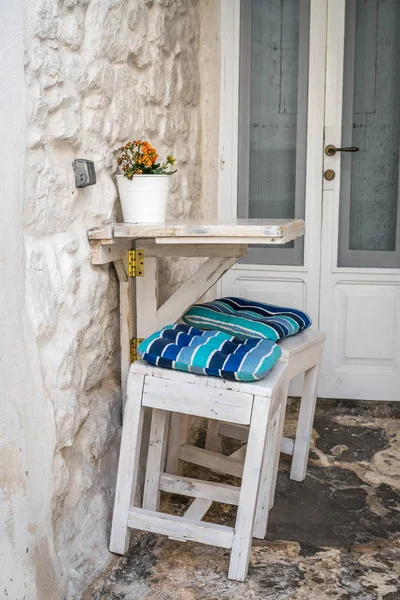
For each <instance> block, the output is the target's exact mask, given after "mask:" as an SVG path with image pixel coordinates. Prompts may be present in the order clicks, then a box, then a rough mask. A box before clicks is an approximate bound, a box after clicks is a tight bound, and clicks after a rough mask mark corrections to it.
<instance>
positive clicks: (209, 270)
mask: <svg viewBox="0 0 400 600" xmlns="http://www.w3.org/2000/svg"><path fill="white" fill-rule="evenodd" d="M236 261H237V257H233V258H225V257H222V258H218V257H217V258H208V259H207V260H206V261H205V262H204V263H203V264H202V265H201V266H200V267H199V269H197V271H196V272H195V273H193V275H192V276H191V277H190V278H189V279H188V280H187V281H186V282H185V283H183V284H182V285H181V286H180V287H179V288H178V289H177V290H176V292H174V293H173V294H172V296H170V297H169V298H168V300H166V301H165V302H164V304H163V305H162V306H161V307H160V308H159V309H158V311H157V326H156V329H161V327H165V326H166V325H169V324H170V323H175V321H177V320H178V319H180V317H181V316H182V315H183V314H184V313H185V312H186V311H187V309H188V308H190V306H192V304H194V303H195V302H197V300H199V299H200V298H201V297H202V296H203V295H204V294H205V293H206V292H208V290H209V289H210V288H211V287H212V286H213V285H214V283H216V282H217V281H218V280H219V279H220V277H222V275H223V274H224V273H226V271H228V270H229V269H230V268H231V266H232V265H234V264H235V262H236Z"/></svg>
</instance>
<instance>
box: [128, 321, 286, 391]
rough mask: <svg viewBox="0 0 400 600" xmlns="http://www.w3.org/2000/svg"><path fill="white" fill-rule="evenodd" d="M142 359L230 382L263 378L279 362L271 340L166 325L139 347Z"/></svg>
mask: <svg viewBox="0 0 400 600" xmlns="http://www.w3.org/2000/svg"><path fill="white" fill-rule="evenodd" d="M138 354H139V356H140V357H141V358H143V360H146V361H147V362H149V363H151V364H152V365H156V366H157V367H162V368H167V369H177V370H179V371H186V372H189V373H196V374H197V375H212V376H214V377H222V378H224V379H230V380H231V381H256V380H258V379H262V378H263V377H265V376H266V375H267V373H268V372H269V371H270V370H271V369H272V367H273V366H274V364H275V363H276V362H277V361H278V360H279V357H280V355H281V349H280V348H279V346H277V345H276V344H274V343H273V342H271V341H270V340H260V339H254V338H249V339H247V340H246V341H244V342H243V341H241V340H238V339H237V338H235V337H233V336H231V335H227V334H226V333H222V332H221V331H200V330H198V329H195V328H194V327H188V326H187V325H183V324H180V325H169V326H168V327H164V328H163V329H161V330H160V331H156V333H153V334H152V335H151V336H150V337H148V338H147V339H145V340H144V341H143V342H141V343H140V344H139V347H138Z"/></svg>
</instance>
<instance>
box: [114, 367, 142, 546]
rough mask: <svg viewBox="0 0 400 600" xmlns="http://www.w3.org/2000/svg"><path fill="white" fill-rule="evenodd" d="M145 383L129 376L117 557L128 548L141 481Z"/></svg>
mask: <svg viewBox="0 0 400 600" xmlns="http://www.w3.org/2000/svg"><path fill="white" fill-rule="evenodd" d="M143 381H144V377H143V376H142V375H136V374H134V373H131V374H130V375H129V382H128V401H127V404H126V408H125V419H124V427H123V429H122V438H121V450H120V453H119V461H118V475H117V486H116V490H115V500H114V511H113V520H112V527H111V539H110V551H111V552H116V553H117V554H125V552H126V551H127V550H128V547H129V537H130V532H129V529H128V511H129V507H130V503H131V497H132V496H135V488H136V484H137V478H138V464H139V454H140V445H141V436H142V427H143V409H142V407H141V404H140V398H141V395H142V389H143Z"/></svg>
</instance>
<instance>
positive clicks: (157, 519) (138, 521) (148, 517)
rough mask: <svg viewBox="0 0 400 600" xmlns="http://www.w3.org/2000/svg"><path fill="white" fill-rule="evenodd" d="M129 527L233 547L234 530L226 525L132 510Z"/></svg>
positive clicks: (140, 509)
mask: <svg viewBox="0 0 400 600" xmlns="http://www.w3.org/2000/svg"><path fill="white" fill-rule="evenodd" d="M128 526H129V527H131V528H132V529H141V530H142V531H151V532H153V533H159V534H161V535H168V536H173V537H178V538H184V539H185V540H190V541H192V542H202V543H203V544H209V545H210V546H219V547H221V548H230V547H231V546H232V539H233V529H232V527H225V525H213V524H211V523H202V522H200V523H197V522H195V521H192V520H186V519H185V517H177V516H175V515H166V514H164V513H159V512H155V511H151V510H144V509H143V508H131V510H130V511H129V516H128Z"/></svg>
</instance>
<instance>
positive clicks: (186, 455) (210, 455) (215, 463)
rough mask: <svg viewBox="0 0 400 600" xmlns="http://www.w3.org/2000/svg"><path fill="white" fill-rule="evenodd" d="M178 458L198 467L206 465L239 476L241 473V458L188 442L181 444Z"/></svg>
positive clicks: (214, 469)
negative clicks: (224, 454)
mask: <svg viewBox="0 0 400 600" xmlns="http://www.w3.org/2000/svg"><path fill="white" fill-rule="evenodd" d="M179 458H180V459H181V460H184V461H186V462H189V463H192V464H194V465H199V466H200V467H206V468H207V469H210V470H211V471H216V472H217V473H226V474H228V475H233V476H234V477H241V476H242V473H243V459H242V457H241V456H240V457H239V458H236V457H232V456H223V455H222V454H218V453H217V452H212V451H211V450H205V449H204V448H197V447H195V446H191V445H189V444H182V446H181V447H180V450H179Z"/></svg>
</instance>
